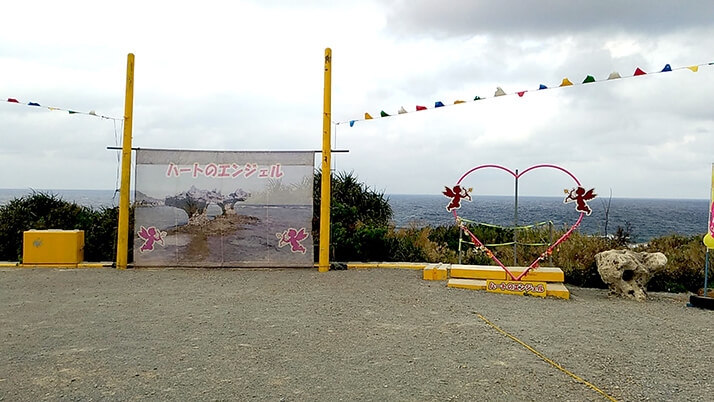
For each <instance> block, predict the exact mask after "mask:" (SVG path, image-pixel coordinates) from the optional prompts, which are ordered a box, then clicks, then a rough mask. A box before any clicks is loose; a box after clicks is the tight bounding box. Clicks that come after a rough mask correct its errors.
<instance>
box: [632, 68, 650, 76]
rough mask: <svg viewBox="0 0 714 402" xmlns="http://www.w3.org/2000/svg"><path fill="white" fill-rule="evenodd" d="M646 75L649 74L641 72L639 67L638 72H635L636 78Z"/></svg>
mask: <svg viewBox="0 0 714 402" xmlns="http://www.w3.org/2000/svg"><path fill="white" fill-rule="evenodd" d="M645 74H647V73H646V72H644V71H642V70H640V68H639V67H637V70H635V76H637V75H645Z"/></svg>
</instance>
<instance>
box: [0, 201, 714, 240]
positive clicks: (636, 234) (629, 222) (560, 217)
mask: <svg viewBox="0 0 714 402" xmlns="http://www.w3.org/2000/svg"><path fill="white" fill-rule="evenodd" d="M33 191H35V192H43V193H47V194H53V195H55V196H57V197H59V198H61V199H63V200H65V201H71V202H75V203H77V204H79V205H83V206H88V207H92V208H101V207H113V206H117V205H118V204H119V194H118V193H117V192H115V191H114V190H41V189H35V190H30V189H16V190H13V189H10V190H8V189H0V205H3V204H6V203H7V202H9V201H10V200H12V199H15V198H19V197H23V196H27V195H30V194H32V192H33ZM388 197H389V204H390V205H391V206H392V210H393V212H394V215H393V221H394V225H395V226H396V227H398V228H403V227H409V226H412V225H413V226H417V227H419V226H438V225H451V224H454V222H455V218H454V215H453V213H451V212H447V211H446V205H447V204H448V202H449V199H448V198H446V197H444V196H443V195H433V194H431V195H402V194H392V195H388ZM608 203H609V208H608ZM514 205H515V200H514V197H513V196H477V197H474V198H473V200H472V201H470V202H469V201H463V202H462V207H461V209H459V210H457V213H458V215H459V216H460V217H462V218H465V219H469V220H472V221H476V222H481V223H487V224H491V225H499V226H513V225H514V223H517V224H518V225H519V226H523V225H530V224H533V223H538V222H553V225H554V227H556V228H562V227H564V226H566V225H567V226H569V225H572V224H573V223H575V221H577V219H578V217H579V216H580V214H579V213H578V212H576V211H575V205H574V204H572V203H571V204H564V203H563V198H562V197H519V198H518V211H517V214H518V216H517V217H516V211H515V208H514ZM589 205H590V207H591V209H592V211H593V212H592V214H591V215H589V216H585V217H583V220H582V223H581V225H580V230H581V231H582V232H583V233H587V234H597V235H612V234H613V233H614V232H615V231H616V230H617V228H618V227H622V228H629V229H631V235H632V237H631V240H632V241H634V242H646V241H648V240H650V239H652V238H655V237H660V236H665V235H669V234H680V235H695V234H704V233H706V231H707V219H708V216H709V200H690V199H648V198H612V199H611V200H609V199H607V198H596V199H594V200H592V201H590V202H589ZM607 211H609V212H608V214H607V217H606V212H607Z"/></svg>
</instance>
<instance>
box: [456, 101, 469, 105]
mask: <svg viewBox="0 0 714 402" xmlns="http://www.w3.org/2000/svg"><path fill="white" fill-rule="evenodd" d="M459 103H466V101H454V105H458V104H459Z"/></svg>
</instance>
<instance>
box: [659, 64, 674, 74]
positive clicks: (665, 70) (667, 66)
mask: <svg viewBox="0 0 714 402" xmlns="http://www.w3.org/2000/svg"><path fill="white" fill-rule="evenodd" d="M667 71H672V66H670V65H669V64H665V65H664V68H663V69H662V71H660V72H661V73H665V72H667Z"/></svg>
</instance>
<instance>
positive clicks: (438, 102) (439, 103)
mask: <svg viewBox="0 0 714 402" xmlns="http://www.w3.org/2000/svg"><path fill="white" fill-rule="evenodd" d="M442 106H444V103H442V102H441V101H437V102H435V103H434V107H442Z"/></svg>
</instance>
